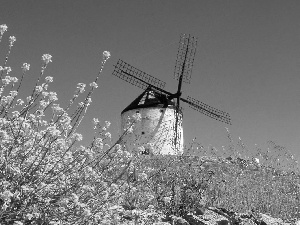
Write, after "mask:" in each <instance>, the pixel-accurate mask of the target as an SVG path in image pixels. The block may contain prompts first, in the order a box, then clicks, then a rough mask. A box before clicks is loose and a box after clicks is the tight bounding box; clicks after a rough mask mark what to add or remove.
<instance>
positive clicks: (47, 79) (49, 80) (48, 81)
mask: <svg viewBox="0 0 300 225" xmlns="http://www.w3.org/2000/svg"><path fill="white" fill-rule="evenodd" d="M45 81H46V82H47V83H52V82H53V77H50V76H47V77H45Z"/></svg>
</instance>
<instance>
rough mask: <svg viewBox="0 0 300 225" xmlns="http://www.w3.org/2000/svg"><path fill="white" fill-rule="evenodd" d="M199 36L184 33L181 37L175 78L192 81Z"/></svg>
mask: <svg viewBox="0 0 300 225" xmlns="http://www.w3.org/2000/svg"><path fill="white" fill-rule="evenodd" d="M196 47H197V38H195V37H192V36H190V35H186V34H183V35H181V37H180V41H179V47H178V53H177V59H176V64H175V70H174V78H175V79H177V80H179V77H180V76H181V74H182V81H183V82H185V83H188V84H189V83H190V80H191V74H192V68H193V63H194V58H195V54H196Z"/></svg>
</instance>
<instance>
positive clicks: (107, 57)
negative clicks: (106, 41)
mask: <svg viewBox="0 0 300 225" xmlns="http://www.w3.org/2000/svg"><path fill="white" fill-rule="evenodd" d="M110 56H111V55H110V52H109V51H104V52H103V60H104V61H106V60H108V59H109V58H110Z"/></svg>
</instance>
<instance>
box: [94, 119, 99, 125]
mask: <svg viewBox="0 0 300 225" xmlns="http://www.w3.org/2000/svg"><path fill="white" fill-rule="evenodd" d="M99 123H100V121H99V119H98V118H93V124H94V125H95V126H97V125H98V124H99Z"/></svg>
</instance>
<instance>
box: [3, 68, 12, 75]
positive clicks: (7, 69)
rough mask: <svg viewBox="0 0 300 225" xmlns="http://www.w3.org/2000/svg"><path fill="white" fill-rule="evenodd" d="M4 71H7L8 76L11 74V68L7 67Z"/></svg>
mask: <svg viewBox="0 0 300 225" xmlns="http://www.w3.org/2000/svg"><path fill="white" fill-rule="evenodd" d="M2 70H6V74H9V73H10V72H11V67H10V66H6V67H4V68H3V69H2Z"/></svg>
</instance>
